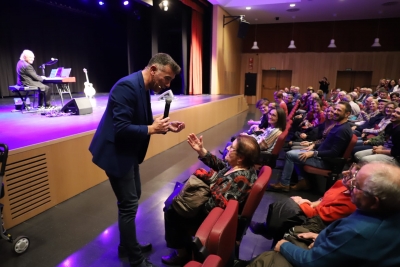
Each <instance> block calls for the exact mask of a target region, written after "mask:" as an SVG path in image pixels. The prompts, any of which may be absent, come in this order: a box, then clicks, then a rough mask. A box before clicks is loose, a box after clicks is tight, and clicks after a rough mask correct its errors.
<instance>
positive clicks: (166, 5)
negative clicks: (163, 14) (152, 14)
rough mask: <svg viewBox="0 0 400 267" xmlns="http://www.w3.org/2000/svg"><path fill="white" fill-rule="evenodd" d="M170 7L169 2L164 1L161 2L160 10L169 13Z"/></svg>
mask: <svg viewBox="0 0 400 267" xmlns="http://www.w3.org/2000/svg"><path fill="white" fill-rule="evenodd" d="M168 5H169V2H168V0H163V1H161V3H160V5H159V6H160V8H161V9H162V10H164V11H168Z"/></svg>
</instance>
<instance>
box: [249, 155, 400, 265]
mask: <svg viewBox="0 0 400 267" xmlns="http://www.w3.org/2000/svg"><path fill="white" fill-rule="evenodd" d="M399 177H400V168H399V167H396V166H393V165H390V164H385V163H380V162H374V163H370V164H367V165H365V166H363V167H361V169H360V170H359V171H358V172H357V173H354V174H353V176H352V178H351V179H350V180H349V181H348V182H347V184H346V185H347V187H348V190H349V191H350V194H351V200H352V202H353V203H354V204H355V205H356V207H357V210H356V211H355V212H354V213H353V214H351V215H350V216H348V217H346V218H343V219H340V220H337V221H335V222H333V223H331V224H330V225H329V226H328V227H327V228H325V229H324V230H322V232H321V233H319V235H316V234H314V233H304V234H299V235H298V237H299V238H305V239H308V238H311V239H312V240H314V243H313V244H311V245H310V247H309V249H304V248H300V247H298V246H296V245H294V244H292V243H290V242H288V241H287V240H283V239H282V240H281V241H279V242H278V243H277V244H276V246H275V249H274V250H275V251H276V252H279V253H277V254H275V253H273V252H265V253H263V254H261V255H260V256H258V257H257V258H255V259H254V260H252V261H251V262H250V264H249V265H248V267H261V266H272V265H271V264H272V263H273V261H274V259H275V256H280V255H282V256H283V257H284V258H285V259H286V260H287V261H288V262H289V263H290V264H291V265H293V266H296V267H301V266H307V267H313V266H316V267H317V266H318V267H320V266H324V267H331V266H332V267H336V266H364V267H375V266H380V267H391V266H400V257H399V255H398V254H399V253H398V248H399V247H400V239H398V238H397V234H398V232H399V230H398V222H399V221H400V198H399V197H398V196H399V194H400V179H399ZM271 253H272V255H271ZM274 254H275V255H274ZM268 257H269V258H270V261H266V259H268ZM290 264H289V265H286V264H285V263H284V262H281V263H279V265H276V266H280V267H281V266H291V265H290Z"/></svg>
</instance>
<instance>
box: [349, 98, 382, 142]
mask: <svg viewBox="0 0 400 267" xmlns="http://www.w3.org/2000/svg"><path fill="white" fill-rule="evenodd" d="M384 107H385V105H384V104H383V105H382V104H381V105H378V100H377V99H373V100H372V102H371V103H370V105H369V110H370V112H371V113H370V116H369V119H368V120H367V121H366V122H365V123H364V124H362V125H358V126H353V127H351V128H352V129H353V132H354V134H355V135H357V136H361V134H362V130H364V129H368V128H373V127H374V126H375V124H378V123H379V122H380V121H381V120H382V119H383V117H384V114H383V109H384Z"/></svg>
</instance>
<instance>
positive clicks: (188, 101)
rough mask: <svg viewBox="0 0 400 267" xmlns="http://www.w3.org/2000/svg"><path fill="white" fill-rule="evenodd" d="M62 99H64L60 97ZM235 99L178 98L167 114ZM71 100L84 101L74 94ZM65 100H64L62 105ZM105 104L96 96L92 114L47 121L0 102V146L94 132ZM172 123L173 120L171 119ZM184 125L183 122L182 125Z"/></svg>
mask: <svg viewBox="0 0 400 267" xmlns="http://www.w3.org/2000/svg"><path fill="white" fill-rule="evenodd" d="M64 96H66V95H64ZM234 96H235V95H195V96H187V95H178V96H175V99H174V100H173V101H172V103H171V109H170V111H174V110H179V109H184V108H187V107H192V106H197V105H202V104H205V103H209V102H213V101H218V100H222V99H226V98H229V97H234ZM73 97H74V98H77V97H84V95H83V94H75V95H73ZM157 99H158V96H152V97H151V106H152V110H153V115H154V116H157V115H161V114H163V112H164V107H165V102H164V101H162V100H161V101H158V100H157ZM68 101H69V98H68V97H66V99H64V104H65V103H67V102H68ZM107 101H108V94H97V95H96V96H95V98H94V102H92V106H93V113H91V114H87V115H80V116H77V115H71V116H59V117H48V116H45V115H41V114H40V113H21V112H11V111H12V110H13V109H14V100H13V98H4V99H0V125H1V126H0V127H1V130H0V142H1V143H4V144H7V145H8V147H9V149H10V150H15V149H19V148H22V147H26V146H31V145H35V144H39V143H44V142H48V141H51V140H55V139H59V138H63V137H67V136H71V135H76V134H80V133H83V132H87V131H93V130H95V129H96V128H97V125H98V124H99V121H100V119H101V117H102V115H103V113H104V110H105V108H106V105H107ZM52 103H53V105H56V106H58V107H61V101H60V98H59V97H58V96H55V97H53V100H52ZM171 119H173V116H171ZM186 123H187V122H186Z"/></svg>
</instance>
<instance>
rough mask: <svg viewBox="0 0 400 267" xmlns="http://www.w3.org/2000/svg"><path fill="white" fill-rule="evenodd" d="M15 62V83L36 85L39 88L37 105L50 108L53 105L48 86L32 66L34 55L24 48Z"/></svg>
mask: <svg viewBox="0 0 400 267" xmlns="http://www.w3.org/2000/svg"><path fill="white" fill-rule="evenodd" d="M19 59H20V60H19V61H18V64H17V85H20V86H22V85H23V86H37V87H39V88H40V91H39V107H38V108H47V109H51V108H53V106H51V104H50V97H51V95H50V93H49V87H48V86H47V85H44V84H43V83H42V81H43V79H44V78H45V77H42V76H39V75H37V74H36V71H35V69H34V68H33V66H32V63H33V61H34V60H35V55H34V54H33V52H32V51H30V50H24V51H23V52H22V54H21V57H20V58H19Z"/></svg>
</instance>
